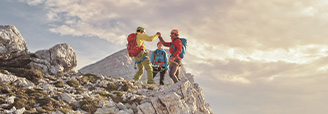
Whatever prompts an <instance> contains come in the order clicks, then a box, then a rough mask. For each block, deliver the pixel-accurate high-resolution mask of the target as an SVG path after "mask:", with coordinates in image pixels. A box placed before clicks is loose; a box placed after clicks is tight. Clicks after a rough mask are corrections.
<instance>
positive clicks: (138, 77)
mask: <svg viewBox="0 0 328 114" xmlns="http://www.w3.org/2000/svg"><path fill="white" fill-rule="evenodd" d="M140 58H141V57H140V56H136V57H134V60H135V61H137V62H138V61H140V60H141V59H140ZM137 66H138V71H137V72H136V74H135V75H134V77H133V80H135V81H139V80H140V78H141V76H142V75H143V71H144V66H143V65H142V64H137Z"/></svg>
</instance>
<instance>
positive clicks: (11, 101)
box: [5, 96, 16, 104]
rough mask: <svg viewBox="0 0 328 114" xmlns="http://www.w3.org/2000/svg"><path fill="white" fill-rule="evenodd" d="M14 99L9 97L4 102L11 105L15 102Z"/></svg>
mask: <svg viewBox="0 0 328 114" xmlns="http://www.w3.org/2000/svg"><path fill="white" fill-rule="evenodd" d="M15 98H16V97H15V96H10V97H7V98H6V100H5V101H6V102H7V103H8V104H13V103H14V102H15Z"/></svg>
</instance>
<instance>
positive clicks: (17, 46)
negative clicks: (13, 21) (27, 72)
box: [0, 25, 30, 67]
mask: <svg viewBox="0 0 328 114" xmlns="http://www.w3.org/2000/svg"><path fill="white" fill-rule="evenodd" d="M29 62H30V56H29V54H28V51H27V47H26V42H25V40H24V38H23V37H22V35H21V34H20V32H19V31H18V30H17V28H16V27H15V26H13V25H5V26H3V25H0V67H27V64H28V63H29Z"/></svg>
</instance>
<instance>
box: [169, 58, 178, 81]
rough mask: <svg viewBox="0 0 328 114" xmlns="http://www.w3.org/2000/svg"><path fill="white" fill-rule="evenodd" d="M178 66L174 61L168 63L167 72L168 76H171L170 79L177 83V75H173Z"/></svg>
mask: <svg viewBox="0 0 328 114" xmlns="http://www.w3.org/2000/svg"><path fill="white" fill-rule="evenodd" d="M178 67H179V66H178V65H177V64H174V63H172V64H170V67H169V68H170V73H169V75H170V77H171V79H172V80H173V82H174V83H177V82H178V81H179V80H178V79H177V77H176V76H175V73H176V72H177V70H178V69H177V68H178Z"/></svg>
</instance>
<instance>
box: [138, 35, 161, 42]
mask: <svg viewBox="0 0 328 114" xmlns="http://www.w3.org/2000/svg"><path fill="white" fill-rule="evenodd" d="M137 35H138V36H137V37H138V38H140V39H142V40H145V41H153V40H155V39H156V38H157V37H158V35H157V34H156V35H154V36H148V35H146V34H137Z"/></svg>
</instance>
